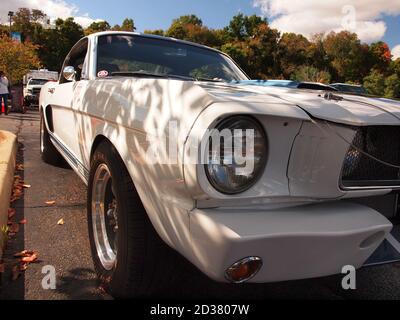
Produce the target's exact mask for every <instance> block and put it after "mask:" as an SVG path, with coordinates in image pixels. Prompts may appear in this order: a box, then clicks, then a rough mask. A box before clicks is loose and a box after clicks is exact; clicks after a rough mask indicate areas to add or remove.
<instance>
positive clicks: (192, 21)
mask: <svg viewBox="0 0 400 320" xmlns="http://www.w3.org/2000/svg"><path fill="white" fill-rule="evenodd" d="M188 26H199V27H202V26H203V22H202V21H201V19H200V18H198V17H197V16H196V15H194V14H192V15H186V16H181V17H179V18H177V19H174V20H172V24H171V26H170V27H169V28H168V30H167V31H166V32H165V35H166V36H167V37H172V38H176V39H183V40H188V39H187V38H188V30H187V28H188Z"/></svg>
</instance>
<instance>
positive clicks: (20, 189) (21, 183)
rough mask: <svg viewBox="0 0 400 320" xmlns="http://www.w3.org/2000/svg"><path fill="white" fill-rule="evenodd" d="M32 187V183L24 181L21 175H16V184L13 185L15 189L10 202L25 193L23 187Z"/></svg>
mask: <svg viewBox="0 0 400 320" xmlns="http://www.w3.org/2000/svg"><path fill="white" fill-rule="evenodd" d="M30 187H31V185H29V184H25V183H24V181H23V180H22V178H21V176H19V175H16V176H14V186H13V191H12V195H11V199H10V202H11V203H12V202H15V201H16V200H18V199H20V198H21V197H22V195H23V194H24V190H23V189H27V188H30Z"/></svg>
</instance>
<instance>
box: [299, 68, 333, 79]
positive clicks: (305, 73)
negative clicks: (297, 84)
mask: <svg viewBox="0 0 400 320" xmlns="http://www.w3.org/2000/svg"><path fill="white" fill-rule="evenodd" d="M292 80H297V81H308V82H322V83H329V82H330V81H331V75H330V73H329V72H328V71H322V70H318V69H317V68H314V67H311V66H301V67H299V68H298V69H297V70H295V72H294V73H293V75H292Z"/></svg>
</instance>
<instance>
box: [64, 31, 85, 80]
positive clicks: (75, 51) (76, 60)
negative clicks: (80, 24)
mask: <svg viewBox="0 0 400 320" xmlns="http://www.w3.org/2000/svg"><path fill="white" fill-rule="evenodd" d="M87 50H88V39H82V40H81V41H79V42H78V43H77V44H76V45H75V46H74V47H73V48H72V50H71V52H70V53H69V54H68V56H67V58H66V59H65V61H64V64H63V67H62V70H61V76H60V83H66V82H69V81H68V80H67V79H65V78H64V76H63V72H62V71H63V70H64V68H65V67H67V66H71V67H74V69H75V72H76V75H75V80H76V81H80V80H81V79H82V74H83V73H84V69H85V67H86V65H87V62H86V57H87Z"/></svg>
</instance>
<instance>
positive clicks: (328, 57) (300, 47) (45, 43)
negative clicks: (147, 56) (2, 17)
mask: <svg viewBox="0 0 400 320" xmlns="http://www.w3.org/2000/svg"><path fill="white" fill-rule="evenodd" d="M47 20H48V19H47V16H46V15H45V14H44V13H43V12H41V11H40V10H29V9H26V8H22V9H20V10H18V12H17V13H16V15H15V17H14V24H13V31H20V32H21V33H22V36H23V40H28V41H31V42H32V43H33V44H34V45H36V46H37V47H34V49H33V51H35V50H36V52H37V55H38V57H39V59H40V61H41V62H42V65H43V66H44V67H46V68H48V69H52V70H60V68H61V64H62V62H63V60H64V58H65V56H66V54H67V53H68V51H69V50H70V49H71V47H72V46H73V45H74V44H75V43H76V41H78V40H79V39H80V38H81V37H83V36H84V35H89V34H92V33H94V32H99V31H107V30H120V31H134V30H136V27H135V23H134V20H133V19H131V18H126V19H124V21H123V22H122V24H121V25H119V24H117V25H114V26H112V27H111V25H110V24H109V23H108V22H107V21H96V22H94V23H92V24H91V25H90V26H89V27H87V28H86V29H83V28H82V27H81V26H80V25H79V24H77V23H76V22H75V21H74V19H73V18H67V19H57V20H56V21H55V23H53V27H52V28H48V27H45V25H46V23H47V22H48V21H47ZM8 31H9V30H8V27H7V26H4V25H0V35H4V36H7V35H8ZM145 33H147V34H155V35H160V36H169V37H173V38H177V39H182V40H187V41H193V42H196V43H200V44H204V45H207V46H211V47H214V48H217V49H219V50H221V51H223V52H225V53H227V54H229V55H230V56H231V57H232V58H233V59H234V60H235V61H236V62H238V64H239V65H240V66H241V68H242V69H243V70H244V71H245V72H246V73H247V74H248V75H249V76H250V77H251V78H253V79H297V80H301V81H317V82H323V83H330V82H349V83H356V84H364V85H365V87H366V88H367V89H368V91H369V92H370V93H371V94H376V95H385V96H386V97H398V98H400V92H399V83H398V79H399V78H400V59H397V61H392V60H391V58H392V55H391V52H390V49H389V47H388V45H387V44H386V43H384V42H381V41H380V42H375V43H372V44H367V43H362V42H361V41H360V39H359V38H358V36H357V35H356V34H355V33H351V32H348V31H342V32H331V33H329V34H322V33H321V34H315V35H313V36H311V37H309V38H306V37H304V36H302V35H300V34H296V33H283V34H281V33H280V32H279V31H278V30H276V29H274V28H272V27H271V25H270V24H269V23H268V20H267V19H266V18H264V17H260V16H257V15H251V16H247V15H244V14H237V15H235V16H234V17H232V19H231V21H230V22H229V23H228V25H227V26H226V27H224V28H221V29H211V28H208V27H207V26H205V25H204V24H203V21H202V20H201V19H200V18H199V17H198V16H196V15H193V14H189V15H183V16H181V17H178V18H176V19H174V20H173V21H172V23H171V25H170V26H169V27H168V28H167V29H165V30H163V29H157V30H145ZM27 45H28V46H29V44H27Z"/></svg>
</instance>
